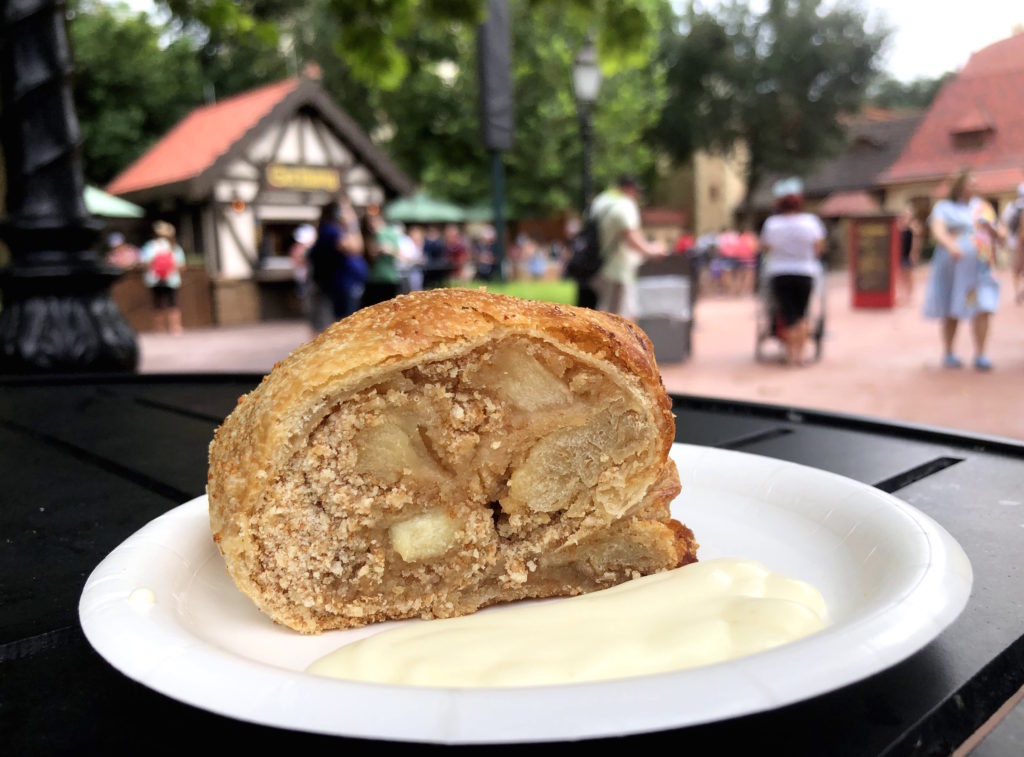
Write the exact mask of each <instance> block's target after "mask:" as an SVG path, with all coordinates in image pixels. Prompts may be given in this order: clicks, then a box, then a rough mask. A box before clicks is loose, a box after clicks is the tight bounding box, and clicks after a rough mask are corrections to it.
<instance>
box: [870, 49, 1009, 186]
mask: <svg viewBox="0 0 1024 757" xmlns="http://www.w3.org/2000/svg"><path fill="white" fill-rule="evenodd" d="M986 129H988V130H991V131H987V132H986V131H985V130H986ZM965 132H982V133H985V137H984V139H983V141H982V142H981V144H980V146H979V145H964V146H963V147H961V148H960V149H958V147H957V145H956V144H955V141H954V134H956V133H961V134H963V133H965ZM1022 166H1024V33H1021V34H1016V35H1014V36H1012V37H1010V38H1009V39H1004V40H1002V41H1001V42H997V43H995V44H994V45H990V46H989V47H986V48H985V49H984V50H980V51H978V52H976V53H975V54H974V55H972V56H971V59H970V60H969V61H968V62H967V65H966V66H964V68H963V70H962V71H961V72H960V73H959V74H957V76H956V77H954V78H953V79H951V80H950V81H949V82H947V83H946V85H945V86H944V87H943V88H942V90H941V91H940V92H939V94H938V96H937V97H936V98H935V101H934V102H933V103H932V106H931V108H929V110H928V113H927V114H926V115H925V117H924V120H923V121H922V122H921V125H920V126H919V127H918V129H917V131H916V132H915V133H914V135H913V136H912V137H911V138H910V141H909V142H908V143H907V146H906V148H905V149H904V150H903V153H902V154H901V155H900V157H899V158H898V159H897V160H896V162H895V163H893V164H892V166H890V167H889V169H888V170H887V171H885V172H884V173H883V174H882V175H881V177H880V182H881V183H882V184H898V183H903V182H912V181H933V180H935V179H937V178H942V177H945V176H948V175H949V174H951V173H953V172H955V171H957V170H958V169H960V168H963V167H970V168H973V169H975V172H976V173H977V174H978V176H979V179H980V178H981V175H982V174H988V175H989V176H988V178H989V179H991V180H992V181H990V182H989V183H990V184H992V187H991V190H990V191H992V192H1002V191H1009V190H1011V189H1013V188H1014V187H1015V186H1016V185H1015V184H1007V185H1006V186H1005V187H1004V186H1002V185H1001V184H1000V185H999V186H995V184H998V180H1001V179H1002V178H1004V177H1005V178H1007V179H1009V178H1010V174H1011V173H1012V171H1013V169H1020V168H1021V167H1022ZM993 182H995V183H993Z"/></svg>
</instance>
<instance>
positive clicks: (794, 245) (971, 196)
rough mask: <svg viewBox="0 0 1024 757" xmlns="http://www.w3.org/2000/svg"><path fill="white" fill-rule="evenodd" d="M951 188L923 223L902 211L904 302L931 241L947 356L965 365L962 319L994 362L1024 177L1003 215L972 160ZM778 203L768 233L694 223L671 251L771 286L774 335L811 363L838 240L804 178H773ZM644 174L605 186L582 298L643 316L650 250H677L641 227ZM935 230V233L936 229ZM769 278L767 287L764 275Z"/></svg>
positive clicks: (703, 269) (978, 354)
mask: <svg viewBox="0 0 1024 757" xmlns="http://www.w3.org/2000/svg"><path fill="white" fill-rule="evenodd" d="M949 186H950V189H949V196H948V198H946V199H943V200H940V201H938V202H937V203H935V205H934V207H933V208H932V210H931V213H930V215H929V217H928V221H927V227H925V226H924V225H922V223H921V222H920V220H919V219H918V217H917V215H916V213H915V210H914V208H912V207H907V208H905V209H904V210H903V211H902V212H901V213H900V214H899V216H898V218H897V224H896V228H897V233H898V239H897V243H898V246H899V261H898V270H897V271H895V272H894V275H895V278H896V281H895V284H896V291H897V302H898V303H903V304H908V303H910V302H912V301H913V282H914V278H913V271H914V268H915V267H916V266H917V265H918V264H919V263H920V262H921V259H922V252H923V247H924V241H925V239H926V238H927V237H930V239H931V240H932V242H933V243H934V253H933V255H932V258H931V262H930V266H929V277H928V285H927V290H926V292H925V298H924V315H925V316H926V317H927V318H932V319H937V320H939V321H940V322H941V341H942V348H943V353H942V354H943V356H942V365H943V366H945V367H947V368H959V367H962V366H963V365H964V361H963V360H962V359H961V358H960V357H959V356H958V355H957V353H956V350H955V345H956V334H957V331H958V328H959V324H960V323H961V322H965V321H966V322H969V323H970V327H971V334H972V340H973V347H974V351H973V361H972V364H973V367H974V368H975V369H977V370H979V371H988V370H991V369H992V367H993V365H992V361H991V360H990V358H989V357H988V354H987V353H986V348H987V343H988V334H989V329H990V322H991V319H992V315H993V314H994V313H995V311H996V310H997V308H998V304H999V281H998V279H997V277H996V275H995V271H996V268H997V261H998V258H999V253H1000V252H1001V251H1005V252H1006V253H1008V254H1007V255H1005V256H1004V257H1006V258H1007V259H1008V261H1009V267H1010V269H1011V276H1012V286H1013V288H1014V298H1015V300H1016V302H1017V303H1018V304H1021V303H1024V224H1022V222H1021V219H1022V214H1024V184H1022V185H1021V186H1020V187H1019V188H1018V192H1017V198H1016V200H1015V201H1013V202H1010V203H1007V204H1006V206H1005V208H1004V209H1003V211H1002V214H1001V215H998V216H997V214H996V211H995V209H994V208H993V206H992V205H991V204H990V203H989V202H988V201H987V200H984V199H982V198H981V197H979V196H978V195H977V185H976V182H975V181H974V179H973V176H972V174H971V172H970V171H969V170H963V171H961V172H959V173H958V174H957V175H956V176H955V177H952V178H951V180H950V182H949ZM772 194H773V196H774V198H775V209H774V212H773V213H772V214H771V215H770V216H769V217H768V218H767V219H766V220H765V221H764V223H763V225H762V227H761V231H760V234H759V235H755V234H754V233H753V231H752V230H751V229H749V228H746V229H744V230H742V231H734V230H729V229H725V230H722V231H721V232H717V233H709V234H705V235H703V236H701V237H699V238H694V237H693V236H692V235H690V234H688V233H686V232H684V233H683V234H682V235H681V236H680V237H679V239H678V241H677V242H676V244H675V245H674V249H673V250H672V251H671V252H674V253H677V254H683V255H688V256H689V257H690V258H691V259H692V261H693V263H694V266H693V269H692V270H693V271H694V274H695V278H696V279H697V280H698V281H700V280H701V279H702V278H705V277H706V278H707V280H708V281H709V284H710V288H711V290H712V291H714V292H717V293H721V294H733V295H740V294H750V293H754V292H757V293H758V294H762V293H763V298H764V304H765V305H766V306H767V308H768V309H769V311H770V323H771V328H772V330H773V331H772V333H773V335H775V336H777V337H778V338H779V340H780V341H781V343H782V345H783V348H784V362H785V363H786V364H788V365H803V364H804V363H805V361H806V359H807V355H806V352H807V342H808V336H809V324H808V310H809V305H810V300H811V294H812V291H813V290H814V287H815V285H816V282H817V281H818V280H819V279H820V277H821V276H822V274H823V272H824V266H823V263H822V256H823V254H824V253H825V251H826V247H827V244H828V232H827V230H826V227H825V225H824V224H823V222H822V221H821V219H820V218H818V217H817V216H816V215H814V214H813V213H809V212H806V211H805V210H804V207H803V205H804V197H803V185H802V183H801V182H800V180H799V179H796V178H789V179H784V180H781V181H779V182H776V184H775V185H774V186H773V187H772ZM638 196H639V191H638V189H637V185H636V182H635V180H633V179H632V178H630V177H622V178H620V179H619V181H618V182H617V184H616V185H615V186H614V187H612V188H610V189H608V190H606V191H605V192H603V193H602V194H600V195H598V197H597V198H595V200H594V201H593V203H592V205H591V207H590V209H589V210H588V214H589V218H590V219H591V221H592V222H593V223H594V224H595V225H596V228H597V229H598V231H599V241H598V247H599V251H600V265H599V267H598V269H597V272H596V273H595V274H593V275H590V274H588V275H587V277H586V278H585V279H582V280H581V281H580V301H579V304H582V305H586V306H591V307H597V308H599V309H601V310H606V311H609V312H614V313H618V314H619V315H623V316H625V317H630V318H632V317H634V316H635V314H636V312H637V302H636V292H637V287H636V273H637V270H638V268H639V266H640V265H641V264H642V263H643V261H644V260H646V259H650V258H654V257H659V256H663V255H666V254H671V253H670V252H669V251H668V250H667V249H666V248H665V247H664V246H663V245H659V244H657V243H652V242H650V241H648V240H647V239H646V238H645V237H644V235H643V233H642V231H641V229H640V215H639V208H638V206H637V197H638ZM926 232H927V233H926ZM761 281H764V282H765V286H764V288H763V289H762V288H760V287H759V282H761Z"/></svg>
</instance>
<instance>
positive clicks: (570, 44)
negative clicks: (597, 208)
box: [380, 0, 667, 216]
mask: <svg viewBox="0 0 1024 757" xmlns="http://www.w3.org/2000/svg"><path fill="white" fill-rule="evenodd" d="M659 4H660V5H666V6H667V3H665V4H662V3H659ZM509 11H510V21H511V28H512V33H513V42H512V44H513V70H512V77H513V88H514V98H515V121H516V132H515V143H514V146H513V149H512V150H511V151H510V152H509V153H507V154H506V156H505V162H506V172H507V200H508V204H509V207H510V209H511V210H512V212H513V213H515V214H517V215H522V216H534V215H541V214H547V213H550V212H552V211H558V210H564V209H568V208H573V207H574V206H575V204H576V198H577V197H578V196H579V183H580V177H581V159H582V156H581V147H582V146H581V143H580V132H579V124H578V120H577V113H576V104H575V101H574V100H573V94H572V86H571V77H572V74H571V69H572V61H573V58H574V57H575V55H576V52H577V51H578V50H579V49H580V47H581V46H582V44H583V42H584V36H585V32H584V30H583V29H580V28H578V27H576V26H574V24H573V23H572V22H571V20H570V19H569V18H568V17H567V16H566V15H565V14H564V13H562V9H561V8H559V7H557V5H555V4H551V3H547V4H545V3H537V2H531V1H530V0H510V2H509ZM474 33H475V32H474V30H472V29H469V28H460V29H452V28H451V27H450V25H445V24H433V25H429V24H423V25H421V26H420V29H419V31H418V36H417V38H416V39H415V40H414V41H413V42H412V43H411V44H407V46H406V47H405V48H404V49H403V55H404V56H405V57H406V60H407V61H408V62H409V70H408V73H407V74H406V76H405V78H404V80H403V83H402V87H401V89H399V90H396V91H394V92H384V93H381V95H380V104H381V107H382V109H383V111H384V112H386V113H387V115H388V119H389V121H390V123H391V125H392V127H393V136H392V137H391V139H390V140H389V142H388V144H387V150H388V151H389V153H390V154H391V155H392V156H393V157H394V158H395V159H396V160H397V161H398V162H399V163H400V164H401V165H402V166H403V167H404V168H405V169H406V170H407V171H409V173H410V174H411V175H413V176H418V177H419V178H420V180H421V182H422V184H423V185H424V187H425V188H426V189H428V190H429V191H431V192H434V193H436V194H438V195H441V196H445V197H448V198H451V199H452V200H455V201H457V202H463V203H476V202H481V201H483V200H486V198H487V197H488V196H489V192H490V174H489V163H488V156H487V153H486V151H485V149H484V147H483V144H482V142H481V138H480V123H479V112H478V82H477V76H476V71H477V69H476V51H475V44H474ZM651 37H652V38H651V39H649V40H646V42H645V44H646V45H647V46H649V47H650V48H652V49H653V47H654V46H655V44H656V39H654V38H653V30H652V31H651ZM538 40H543V44H538ZM648 61H650V59H648ZM439 62H443V63H441V65H439ZM664 101H665V85H664V71H663V69H662V67H661V65H660V64H659V63H657V62H646V63H645V65H642V66H639V67H631V68H623V69H621V70H620V71H619V72H618V73H615V74H614V75H612V76H610V77H608V78H607V79H606V80H605V81H604V83H603V86H602V90H601V94H600V98H599V100H598V103H597V107H596V110H595V121H594V127H595V155H594V163H595V176H596V178H597V179H598V181H599V182H600V181H607V180H610V179H611V178H612V177H613V176H614V175H616V174H617V173H621V172H622V171H625V170H629V171H634V172H637V173H648V172H650V171H651V170H652V169H653V167H654V161H655V155H654V153H653V150H652V148H651V147H650V140H646V139H645V135H646V132H647V131H648V130H650V129H651V128H652V127H653V126H654V124H655V123H656V122H657V119H658V114H659V113H660V111H661V108H662V106H663V104H664Z"/></svg>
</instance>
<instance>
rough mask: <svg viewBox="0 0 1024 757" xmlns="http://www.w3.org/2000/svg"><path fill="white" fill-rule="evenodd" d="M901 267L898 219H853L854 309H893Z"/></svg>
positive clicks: (881, 216)
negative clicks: (898, 270) (897, 276)
mask: <svg viewBox="0 0 1024 757" xmlns="http://www.w3.org/2000/svg"><path fill="white" fill-rule="evenodd" d="M899 264H900V249H899V233H898V230H897V228H896V217H895V216H887V215H877V216H862V217H860V218H851V219H850V281H851V284H852V287H853V306H854V307H855V308H891V307H893V306H894V305H895V304H896V271H897V269H898V266H899Z"/></svg>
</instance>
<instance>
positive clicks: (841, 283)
mask: <svg viewBox="0 0 1024 757" xmlns="http://www.w3.org/2000/svg"><path fill="white" fill-rule="evenodd" d="M924 277H925V271H923V270H922V271H919V272H918V286H917V290H916V297H915V300H916V302H915V304H914V305H913V306H912V307H901V308H896V309H893V310H884V311H868V310H855V309H853V308H852V307H851V306H850V297H849V291H848V277H847V275H846V274H845V273H834V274H831V275H830V277H829V280H828V310H827V319H826V323H827V333H826V337H825V341H824V355H823V359H822V361H821V362H820V363H817V364H812V365H810V366H807V367H805V368H787V367H784V366H782V365H775V364H759V363H756V362H755V361H754V359H753V354H754V341H755V315H756V303H755V301H754V300H753V299H752V298H723V297H717V298H709V299H707V300H705V301H702V302H701V303H700V304H699V305H698V308H697V319H698V324H697V329H696V331H695V333H694V354H693V357H692V359H691V360H690V361H688V362H686V363H683V364H678V365H663V366H662V367H661V369H662V376H663V378H664V381H665V385H666V386H667V387H668V388H669V390H670V391H676V392H683V393H688V394H697V395H709V396H717V397H727V398H734V399H744V400H752V401H758V402H769V403H776V404H783V405H791V406H794V407H806V408H816V409H824V410H834V411H840V412H844V413H852V414H857V415H870V416H876V417H882V418H891V419H898V420H907V421H913V422H916V423H925V424H930V425H937V426H946V427H951V428H959V429H967V430H971V431H976V432H981V433H987V434H997V435H1002V436H1009V437H1014V438H1017V439H1024V306H1016V305H1014V304H1013V303H1012V301H1011V297H1010V296H1009V292H1008V290H1009V286H1008V283H1009V282H1008V279H1007V278H1004V280H1003V302H1002V305H1001V307H1000V311H999V312H998V313H997V314H996V316H995V318H994V320H993V329H992V336H991V344H990V349H989V356H990V357H991V358H992V360H993V362H994V363H995V366H996V369H995V370H994V371H993V372H991V373H988V374H984V373H978V372H976V371H974V370H972V369H970V368H966V369H961V370H956V371H950V370H945V369H943V368H941V367H939V359H940V357H941V354H940V353H941V350H940V347H939V327H938V324H936V323H934V322H931V321H926V320H924V319H923V318H922V317H921V314H920V300H921V295H922V293H923V288H924V286H923V285H924ZM310 336H311V332H310V330H309V328H308V327H307V326H306V325H305V324H304V323H300V322H277V323H266V324H259V325H254V326H244V327H238V328H224V329H202V330H194V331H188V332H186V333H185V334H184V335H183V336H181V337H172V336H168V335H165V334H143V335H141V336H140V346H141V350H142V362H141V367H140V370H141V371H142V372H144V373H164V372H257V373H264V372H266V371H268V370H270V368H271V367H272V366H273V364H274V362H275V361H277V360H280V359H281V358H283V357H285V356H286V355H287V354H288V353H289V352H290V351H291V350H292V349H294V348H295V347H296V346H298V345H299V344H301V343H302V342H304V341H306V340H307V339H309V338H310ZM969 337H970V335H969V333H968V331H967V329H962V331H961V333H960V334H958V340H957V344H958V348H959V349H958V351H959V353H960V355H961V356H962V357H963V358H964V359H965V360H968V359H969V358H971V357H972V355H971V351H970V338H969ZM770 346H774V345H770Z"/></svg>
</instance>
